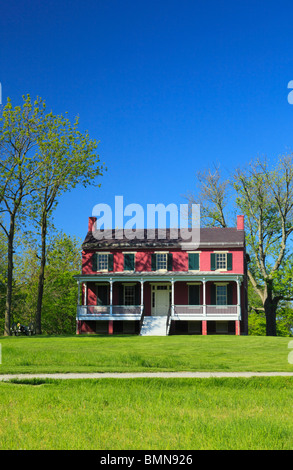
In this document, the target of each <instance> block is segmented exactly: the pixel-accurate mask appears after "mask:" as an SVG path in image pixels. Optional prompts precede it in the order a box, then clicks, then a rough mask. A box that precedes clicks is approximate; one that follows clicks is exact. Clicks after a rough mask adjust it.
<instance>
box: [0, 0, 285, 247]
mask: <svg viewBox="0 0 293 470" xmlns="http://www.w3.org/2000/svg"><path fill="white" fill-rule="evenodd" d="M290 80H293V3H292V1H283V0H278V1H271V0H265V1H264V0H254V1H252V0H245V1H243V0H234V1H225V0H223V1H219V0H180V1H179V0H156V1H154V0H147V1H145V0H103V1H102V0H70V1H69V0H58V1H57V0H46V2H41V1H39V0H26V1H25V0H9V2H5V3H4V2H3V3H2V4H1V10H0V82H1V84H2V101H3V103H5V102H6V99H7V97H8V96H9V97H10V98H11V99H12V102H13V104H15V105H16V104H19V103H20V101H21V96H22V95H23V94H27V93H29V94H30V95H31V96H32V97H33V98H34V97H36V96H41V97H42V98H43V99H45V100H46V102H47V107H48V108H49V109H52V110H53V112H54V113H56V114H57V113H61V112H64V111H68V113H69V116H70V117H71V118H72V119H73V118H74V116H76V115H79V116H80V125H81V128H82V129H87V130H88V131H89V133H90V135H91V137H93V138H96V139H97V140H100V145H99V154H100V158H101V160H102V161H105V163H106V165H107V167H108V172H107V173H106V175H105V176H104V177H103V178H101V183H102V187H101V188H100V189H93V188H89V189H87V190H84V189H81V188H78V189H76V190H74V191H73V192H71V193H69V194H66V195H65V196H64V197H63V198H62V200H61V202H60V205H59V208H58V210H57V211H56V214H55V222H56V225H57V227H58V228H59V229H62V230H64V231H65V232H66V233H71V234H75V235H77V236H79V237H82V238H83V237H84V236H85V233H86V230H87V219H88V216H89V215H91V211H92V208H93V206H94V205H95V204H98V203H100V202H103V203H107V204H110V205H112V204H113V203H114V197H115V195H123V196H124V203H125V204H128V203H138V204H141V205H142V206H143V207H145V208H146V204H147V203H159V202H161V203H164V204H168V203H175V204H180V203H184V202H186V201H185V199H184V198H183V197H182V195H183V194H185V193H186V192H187V191H190V190H193V189H194V184H195V175H196V172H197V171H198V170H203V169H204V168H205V167H207V166H209V165H212V164H213V162H219V163H220V165H221V167H222V168H223V169H231V168H233V167H236V166H237V165H240V164H243V163H245V162H246V161H249V160H250V159H251V158H253V157H255V156H257V155H267V156H268V157H269V158H275V157H276V156H277V155H278V154H280V153H282V152H284V151H286V150H288V149H291V148H292V143H293V133H292V131H293V105H290V104H289V103H288V100H287V96H288V93H289V91H290V90H288V89H287V85H288V82H289V81H290Z"/></svg>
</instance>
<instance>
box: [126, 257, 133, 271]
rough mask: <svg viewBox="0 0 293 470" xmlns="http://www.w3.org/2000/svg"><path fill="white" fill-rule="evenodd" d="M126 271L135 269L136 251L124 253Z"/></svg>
mask: <svg viewBox="0 0 293 470" xmlns="http://www.w3.org/2000/svg"><path fill="white" fill-rule="evenodd" d="M124 271H134V253H126V254H125V255H124Z"/></svg>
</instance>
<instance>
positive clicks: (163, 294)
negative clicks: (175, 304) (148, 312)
mask: <svg viewBox="0 0 293 470" xmlns="http://www.w3.org/2000/svg"><path fill="white" fill-rule="evenodd" d="M152 295H153V302H152V315H155V316H164V315H168V311H169V307H170V289H169V286H156V288H155V289H153V293H152Z"/></svg>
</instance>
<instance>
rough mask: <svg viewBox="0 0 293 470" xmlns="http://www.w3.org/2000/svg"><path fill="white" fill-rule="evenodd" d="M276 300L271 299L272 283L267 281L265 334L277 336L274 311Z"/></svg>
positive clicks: (276, 304)
mask: <svg viewBox="0 0 293 470" xmlns="http://www.w3.org/2000/svg"><path fill="white" fill-rule="evenodd" d="M277 306H278V302H275V301H274V299H273V293H272V283H271V282H270V281H267V286H266V298H265V301H264V309H265V315H266V335H267V336H277V322H276V311H277Z"/></svg>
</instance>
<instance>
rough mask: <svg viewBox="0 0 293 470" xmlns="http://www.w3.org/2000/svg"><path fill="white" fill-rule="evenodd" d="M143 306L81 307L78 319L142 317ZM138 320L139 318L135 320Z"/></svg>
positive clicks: (78, 308)
mask: <svg viewBox="0 0 293 470" xmlns="http://www.w3.org/2000/svg"><path fill="white" fill-rule="evenodd" d="M141 314H142V309H141V305H79V306H78V307H77V319H78V320H82V319H88V320H95V319H102V318H105V317H115V316H116V317H132V316H133V317H139V319H140V317H141ZM135 319H137V318H135Z"/></svg>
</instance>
